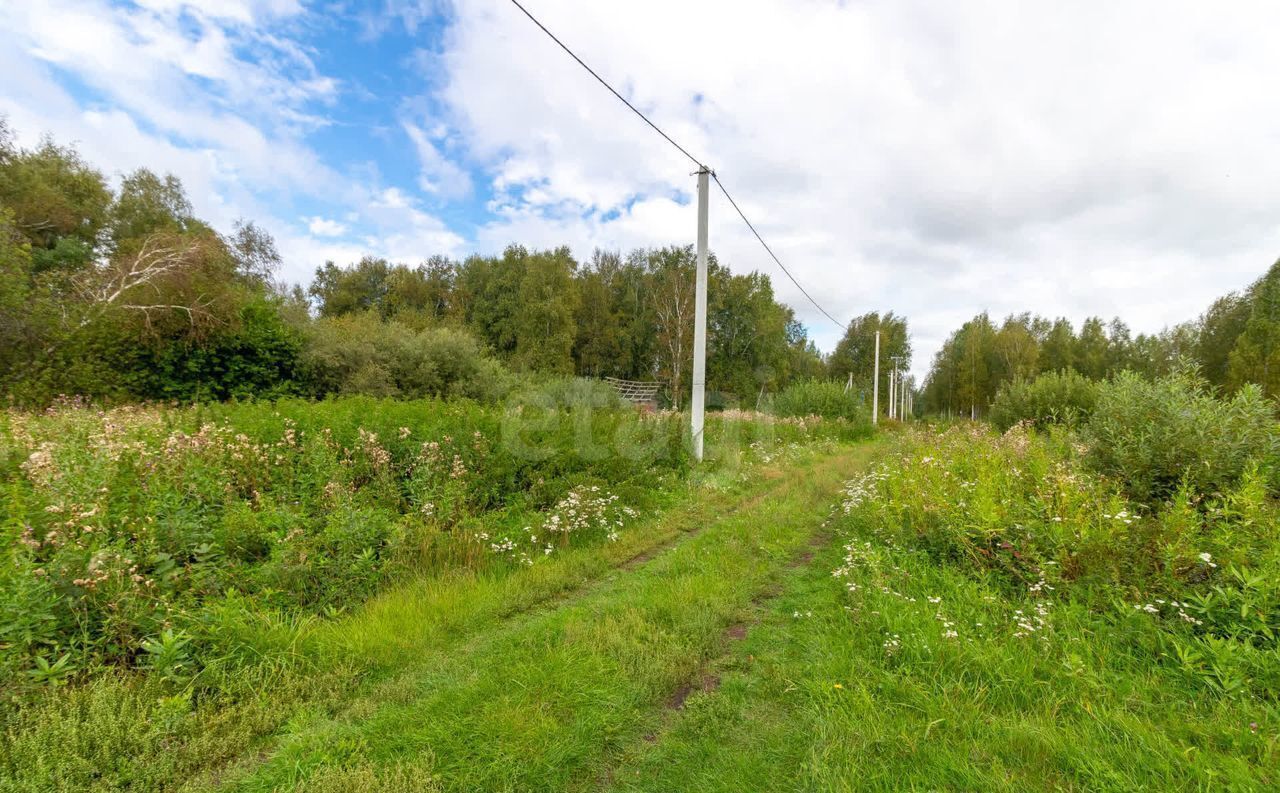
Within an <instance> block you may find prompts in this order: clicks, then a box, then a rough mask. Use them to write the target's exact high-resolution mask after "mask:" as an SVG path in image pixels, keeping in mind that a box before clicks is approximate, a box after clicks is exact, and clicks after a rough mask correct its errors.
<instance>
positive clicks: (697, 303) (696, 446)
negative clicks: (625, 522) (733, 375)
mask: <svg viewBox="0 0 1280 793" xmlns="http://www.w3.org/2000/svg"><path fill="white" fill-rule="evenodd" d="M710 174H711V171H710V169H708V168H706V167H703V168H701V169H700V170H699V171H698V277H697V285H696V288H695V291H694V298H693V301H694V302H693V399H692V400H690V407H691V410H692V418H691V420H690V425H691V426H690V428H691V430H692V432H693V459H694V460H697V461H698V462H702V418H703V416H702V413H703V406H704V405H705V402H706V386H707V177H708V176H709V175H710Z"/></svg>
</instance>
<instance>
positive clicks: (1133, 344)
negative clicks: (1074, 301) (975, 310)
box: [922, 262, 1280, 418]
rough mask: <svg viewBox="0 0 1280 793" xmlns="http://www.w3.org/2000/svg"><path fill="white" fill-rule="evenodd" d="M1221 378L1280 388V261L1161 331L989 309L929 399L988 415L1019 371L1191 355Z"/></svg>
mask: <svg viewBox="0 0 1280 793" xmlns="http://www.w3.org/2000/svg"><path fill="white" fill-rule="evenodd" d="M1188 363H1191V364H1194V365H1195V366H1197V367H1198V368H1199V370H1200V372H1201V374H1202V375H1203V376H1204V377H1205V379H1206V380H1207V381H1208V382H1209V383H1210V384H1211V385H1213V386H1215V387H1218V388H1227V389H1230V390H1231V391H1237V390H1239V389H1240V388H1242V387H1244V386H1245V385H1246V384H1248V383H1255V384H1257V385H1259V386H1261V387H1262V391H1263V394H1265V395H1266V396H1268V397H1270V398H1275V397H1276V395H1277V393H1280V385H1278V383H1280V379H1277V378H1280V262H1277V263H1276V264H1275V265H1273V266H1272V267H1271V269H1270V270H1268V271H1267V273H1266V274H1264V275H1263V276H1262V277H1261V278H1259V279H1258V280H1257V281H1256V282H1254V283H1253V284H1252V285H1251V286H1250V287H1249V288H1248V289H1247V290H1246V291H1245V292H1244V293H1243V294H1240V293H1235V292H1233V293H1231V294H1228V295H1225V296H1223V297H1221V298H1219V299H1218V300H1216V301H1214V303H1213V304H1212V305H1211V306H1210V307H1209V308H1208V309H1207V310H1206V311H1205V312H1204V314H1202V315H1201V316H1200V317H1199V318H1198V319H1196V320H1195V321H1192V322H1184V323H1181V324H1179V325H1176V326H1174V327H1172V328H1166V329H1165V330H1164V331H1162V332H1160V333H1155V334H1145V333H1140V334H1138V335H1137V336H1133V335H1132V334H1131V333H1130V331H1129V328H1128V326H1127V325H1125V324H1124V322H1122V321H1121V320H1120V319H1119V318H1116V319H1113V320H1111V321H1110V322H1109V323H1108V322H1104V321H1103V320H1102V319H1101V318H1100V317H1089V318H1088V319H1086V320H1085V321H1084V323H1083V324H1082V325H1081V327H1080V331H1079V333H1076V331H1075V329H1074V328H1073V327H1072V325H1071V322H1070V321H1069V320H1067V319H1065V318H1059V319H1057V320H1053V321H1050V320H1048V319H1046V318H1043V317H1036V316H1032V315H1030V314H1015V315H1011V316H1009V317H1007V318H1006V319H1005V320H1004V323H1003V324H1002V325H1001V326H1000V327H998V328H997V327H996V325H995V324H994V323H993V322H992V321H991V319H990V317H988V316H987V315H986V314H985V313H983V314H980V315H978V316H977V317H974V318H973V319H972V320H971V321H969V322H967V323H965V324H964V325H963V326H962V327H961V328H960V329H959V330H957V331H955V332H954V333H953V334H952V335H951V336H950V338H948V339H947V341H946V342H945V343H944V344H943V347H942V349H941V350H940V351H939V352H938V354H937V356H936V357H935V358H934V361H933V367H932V369H931V370H930V372H929V376H928V379H927V381H926V383H925V389H924V395H923V397H924V398H923V400H922V402H923V406H924V408H925V409H926V410H927V411H931V412H935V413H942V414H946V415H968V416H970V417H971V418H977V417H978V416H981V415H984V414H985V413H986V410H987V408H988V406H989V405H990V404H991V403H992V401H993V400H994V399H995V397H996V395H997V394H998V393H999V392H1000V391H1001V389H1002V388H1004V387H1005V386H1006V385H1008V384H1009V383H1012V382H1013V381H1014V380H1017V379H1023V380H1028V379H1031V378H1033V377H1035V376H1036V375H1038V374H1044V373H1047V372H1059V371H1067V370H1070V371H1074V372H1077V373H1079V374H1080V375H1082V376H1084V377H1086V378H1089V379H1090V380H1102V379H1105V378H1109V377H1112V376H1114V375H1116V374H1118V373H1120V372H1123V371H1133V372H1137V373H1138V374H1141V375H1144V376H1146V377H1153V378H1154V377H1164V376H1167V375H1170V374H1173V373H1175V372H1177V371H1179V370H1180V369H1182V368H1185V366H1186V365H1187V364H1188Z"/></svg>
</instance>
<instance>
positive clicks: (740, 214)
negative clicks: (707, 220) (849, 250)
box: [711, 171, 849, 330]
mask: <svg viewBox="0 0 1280 793" xmlns="http://www.w3.org/2000/svg"><path fill="white" fill-rule="evenodd" d="M711 178H712V179H715V180H716V186H717V187H719V188H720V192H722V193H724V197H725V198H727V199H729V203H730V204H731V205H732V206H733V209H734V211H736V212H737V213H738V217H740V218H742V222H743V223H746V224H747V228H749V229H751V233H752V234H754V235H756V239H758V240H760V244H761V245H762V246H764V249H765V251H767V252H768V254H769V255H770V256H772V257H773V261H774V262H775V263H776V264H777V265H778V267H779V268H781V269H782V272H784V273H786V274H787V278H790V279H791V283H793V284H795V285H796V289H799V290H800V294H802V295H804V296H805V297H807V298H809V302H810V303H812V304H813V307H814V308H816V309H818V310H819V311H821V312H822V315H823V316H825V317H826V318H827V319H829V320H831V321H832V322H834V323H836V324H837V325H839V326H840V327H842V328H844V329H845V330H848V329H849V326H848V325H846V324H845V323H843V322H841V321H840V320H838V319H836V318H835V317H833V316H831V315H830V314H828V313H827V310H826V309H825V308H823V307H822V306H820V305H818V301H816V300H814V299H813V295H810V294H809V293H808V292H806V291H805V288H804V287H803V286H801V285H800V282H799V281H797V280H796V278H795V276H794V275H792V274H791V271H790V270H788V269H787V266H786V265H785V264H783V263H782V260H781V259H779V258H778V255H777V254H776V253H774V252H773V249H772V248H770V247H769V243H767V242H765V241H764V237H761V236H760V232H758V231H756V227H755V226H753V225H751V221H750V220H747V216H746V215H745V214H743V212H742V209H741V208H740V207H739V206H738V202H737V201H734V200H733V196H731V195H729V191H728V189H726V188H725V186H724V182H722V181H720V177H719V176H717V175H716V173H715V171H712V172H711Z"/></svg>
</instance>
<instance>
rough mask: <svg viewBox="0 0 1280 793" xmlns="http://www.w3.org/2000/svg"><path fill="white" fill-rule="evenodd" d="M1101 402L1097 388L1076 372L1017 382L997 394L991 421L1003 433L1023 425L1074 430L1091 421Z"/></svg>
mask: <svg viewBox="0 0 1280 793" xmlns="http://www.w3.org/2000/svg"><path fill="white" fill-rule="evenodd" d="M1097 401H1098V384H1097V383H1095V382H1093V381H1092V380H1089V379H1088V378H1086V377H1085V376H1083V375H1081V374H1080V373H1079V372H1076V371H1075V370H1073V369H1067V370H1065V371H1061V372H1047V373H1045V374H1042V375H1040V376H1039V377H1037V378H1035V379H1034V380H1025V379H1018V380H1014V381H1013V382H1011V383H1008V384H1007V385H1005V386H1004V387H1003V388H1001V389H1000V393H998V394H996V398H995V401H994V402H993V403H992V405H991V413H990V414H989V418H990V420H991V423H992V424H994V425H995V427H996V429H998V430H1000V431H1001V432H1004V431H1005V430H1007V429H1009V428H1010V427H1012V426H1013V425H1014V424H1017V423H1018V422H1021V421H1026V422H1030V423H1031V424H1033V425H1035V426H1037V427H1043V426H1045V425H1047V424H1066V425H1068V426H1074V425H1076V424H1079V423H1080V422H1081V421H1084V420H1085V419H1087V418H1089V416H1090V415H1091V414H1092V413H1093V408H1094V405H1095V403H1096V402H1097Z"/></svg>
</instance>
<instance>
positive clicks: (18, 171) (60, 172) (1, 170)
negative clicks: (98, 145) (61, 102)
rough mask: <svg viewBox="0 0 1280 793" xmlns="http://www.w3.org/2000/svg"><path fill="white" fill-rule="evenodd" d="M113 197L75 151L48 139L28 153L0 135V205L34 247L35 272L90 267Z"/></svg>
mask: <svg viewBox="0 0 1280 793" xmlns="http://www.w3.org/2000/svg"><path fill="white" fill-rule="evenodd" d="M6 130H7V128H6ZM111 199H112V197H111V191H110V190H109V189H108V188H107V182H106V179H105V178H104V177H103V176H102V174H101V173H100V172H99V171H97V170H95V169H94V168H92V167H90V166H89V165H88V164H87V163H86V162H85V161H84V160H83V159H81V157H80V155H79V153H77V152H76V151H75V149H73V148H70V147H62V146H58V145H57V144H55V143H54V142H53V141H52V140H48V139H46V140H44V141H43V142H42V143H41V144H40V146H39V147H38V148H36V149H35V150H32V151H27V150H22V149H19V148H17V147H16V146H14V144H13V142H12V140H11V138H10V137H9V133H7V132H6V134H5V135H3V136H0V206H4V207H6V208H7V209H8V210H9V212H10V213H11V216H10V221H9V222H10V224H11V226H12V227H13V228H14V229H16V230H17V231H18V232H19V233H20V234H21V235H22V236H23V238H24V239H25V240H26V242H27V243H28V244H29V245H30V250H31V271H32V272H33V273H40V272H43V271H48V270H75V269H79V268H81V267H85V266H87V265H88V264H89V263H90V262H91V261H92V260H93V259H94V257H95V253H96V251H97V248H98V244H99V234H100V232H101V231H102V230H103V228H104V226H105V224H106V223H107V218H108V212H109V209H110V205H111Z"/></svg>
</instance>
